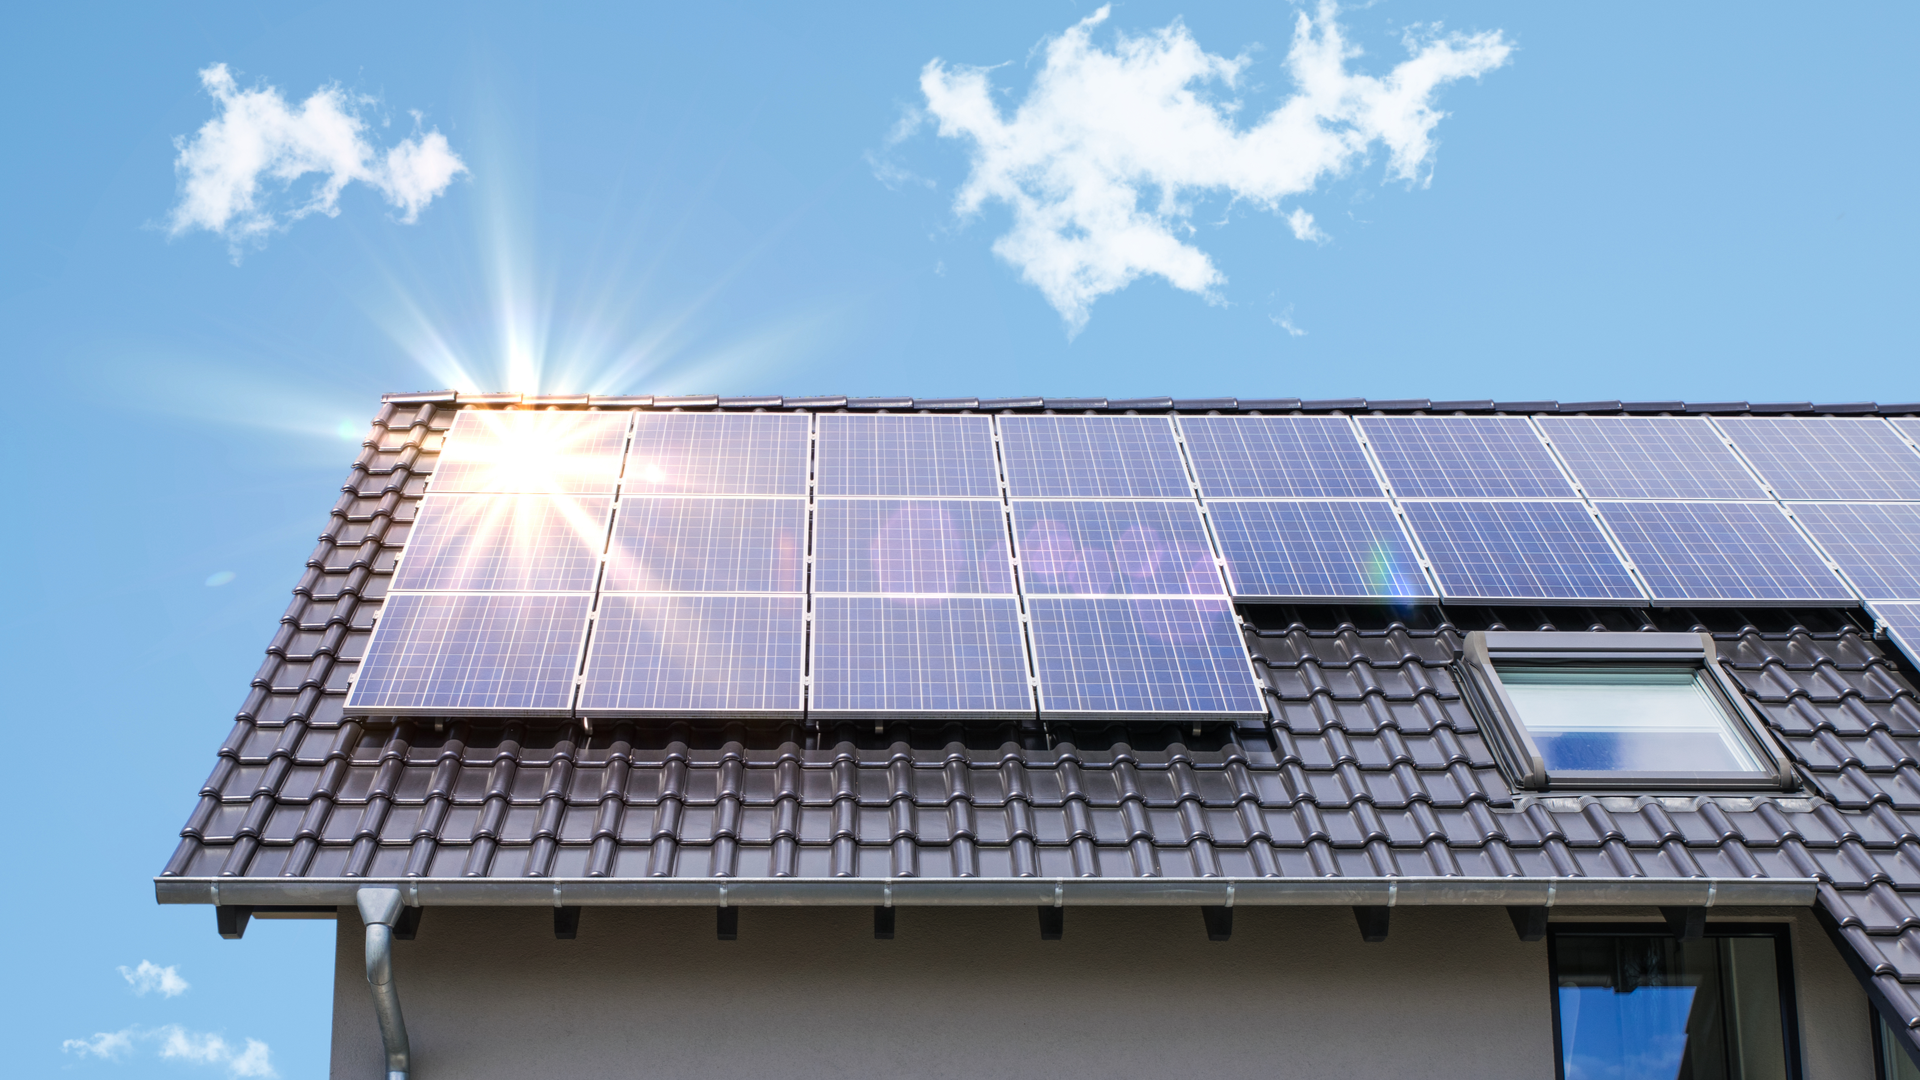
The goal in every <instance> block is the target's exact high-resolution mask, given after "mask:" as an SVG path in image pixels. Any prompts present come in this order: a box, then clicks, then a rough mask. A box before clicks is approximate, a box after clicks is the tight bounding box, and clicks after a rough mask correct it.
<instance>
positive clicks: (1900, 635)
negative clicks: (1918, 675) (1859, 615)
mask: <svg viewBox="0 0 1920 1080" xmlns="http://www.w3.org/2000/svg"><path fill="white" fill-rule="evenodd" d="M1872 608H1873V614H1874V617H1875V618H1877V619H1879V620H1880V621H1881V622H1882V623H1885V624H1886V627H1887V635H1888V636H1889V637H1891V638H1892V639H1893V643H1894V644H1895V645H1898V646H1900V651H1901V652H1903V653H1906V654H1907V659H1908V660H1909V661H1911V662H1913V663H1914V664H1920V604H1886V603H1877V604H1874V605H1872Z"/></svg>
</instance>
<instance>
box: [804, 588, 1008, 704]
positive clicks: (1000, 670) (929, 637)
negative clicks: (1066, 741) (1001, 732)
mask: <svg viewBox="0 0 1920 1080" xmlns="http://www.w3.org/2000/svg"><path fill="white" fill-rule="evenodd" d="M810 706H811V708H812V709H813V710H815V711H818V712H826V713H837V714H841V715H846V716H867V715H874V716H887V715H896V714H899V713H904V712H912V713H923V714H935V715H950V716H976V715H995V714H1007V713H1031V712H1032V711H1033V694H1032V691H1031V689H1030V686H1029V683H1028V681H1027V650H1026V644H1025V642H1024V640H1023V638H1022V635H1021V630H1020V608H1019V603H1018V601H1016V600H1014V599H1013V598H1011V597H1006V598H987V597H979V598H975V597H950V598H945V599H933V598H903V597H871V596H822V597H819V598H817V599H816V600H815V601H814V611H813V690H812V696H811V701H810Z"/></svg>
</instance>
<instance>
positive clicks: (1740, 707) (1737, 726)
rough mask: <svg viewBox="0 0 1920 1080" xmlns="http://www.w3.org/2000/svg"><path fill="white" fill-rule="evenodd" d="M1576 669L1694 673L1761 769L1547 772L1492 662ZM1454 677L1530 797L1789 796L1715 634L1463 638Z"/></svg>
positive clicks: (1487, 634)
mask: <svg viewBox="0 0 1920 1080" xmlns="http://www.w3.org/2000/svg"><path fill="white" fill-rule="evenodd" d="M1515 662H1517V663H1524V664H1539V665H1542V666H1547V665H1553V664H1566V665H1569V666H1578V667H1601V666H1605V665H1608V664H1618V665H1620V666H1622V667H1646V666H1667V665H1671V666H1675V667H1681V666H1685V667H1691V668H1694V669H1696V670H1698V671H1700V672H1701V673H1702V674H1703V675H1704V677H1705V678H1704V683H1705V686H1706V688H1707V690H1708V693H1709V696H1710V697H1711V698H1712V699H1713V701H1714V704H1716V705H1717V706H1719V707H1720V709H1721V712H1722V715H1723V718H1724V719H1725V720H1727V721H1728V722H1729V725H1730V727H1731V728H1732V730H1733V731H1734V733H1735V735H1736V737H1738V738H1739V739H1740V740H1741V741H1742V742H1743V743H1744V744H1745V745H1746V747H1747V749H1748V750H1750V751H1751V752H1752V753H1753V756H1754V758H1755V760H1757V761H1759V762H1760V763H1761V766H1762V767H1761V769H1760V771H1757V772H1752V773H1705V774H1702V773H1692V774H1689V773H1659V772H1612V773H1588V772H1576V773H1562V774H1560V776H1559V777H1556V776H1555V775H1554V774H1553V773H1551V772H1550V771H1549V770H1548V769H1547V765H1546V760H1545V758H1543V757H1542V756H1541V754H1540V748H1539V745H1538V744H1536V743H1535V742H1534V739H1533V736H1532V734H1531V733H1529V732H1528V730H1527V725H1526V722H1525V719H1524V718H1523V717H1522V715H1521V713H1520V710H1519V709H1517V708H1516V707H1515V706H1514V704H1513V699H1512V698H1511V697H1510V696H1509V695H1508V694H1507V689H1506V686H1505V684H1504V683H1502V682H1501V680H1500V673H1499V671H1498V670H1497V669H1496V667H1495V665H1496V663H1515ZM1455 670H1456V671H1457V673H1458V674H1459V675H1460V678H1459V680H1458V681H1459V683H1460V689H1461V693H1462V695H1463V696H1464V697H1465V698H1466V699H1467V704H1468V706H1469V708H1471V709H1472V710H1473V712H1474V713H1475V715H1476V716H1477V717H1478V718H1479V719H1480V720H1481V721H1483V724H1482V726H1483V728H1484V730H1485V731H1486V734H1487V743H1488V746H1489V747H1490V748H1491V749H1492V751H1493V754H1494V758H1495V759H1496V760H1497V761H1498V763H1499V765H1500V767H1501V769H1502V771H1504V772H1505V773H1506V774H1507V778H1508V779H1509V780H1510V781H1512V783H1513V784H1514V786H1515V787H1518V788H1521V789H1523V790H1530V791H1568V790H1572V791H1634V792H1644V791H1650V790H1652V791H1659V790H1670V791H1791V790H1792V789H1793V788H1794V787H1795V778H1794V773H1793V765H1792V760H1791V759H1790V758H1789V757H1788V756H1787V754H1786V752H1785V751H1784V750H1782V749H1781V747H1780V745H1779V743H1777V742H1776V741H1774V739H1773V737H1772V734H1771V733H1770V732H1769V731H1768V730H1767V725H1766V722H1765V721H1764V720H1762V719H1761V718H1760V716H1759V714H1758V713H1756V712H1755V711H1754V709H1753V706H1752V705H1751V704H1750V703H1748V701H1747V698H1746V694H1745V693H1744V692H1742V690H1741V689H1740V687H1739V685H1738V684H1736V683H1735V682H1734V681H1733V679H1732V677H1731V676H1729V675H1728V674H1727V673H1726V672H1725V671H1724V670H1723V669H1722V668H1721V666H1720V660H1719V653H1718V651H1717V650H1716V649H1715V648H1714V641H1713V635H1712V634H1706V633H1700V634H1672V633H1612V632H1585V631H1579V632H1568V631H1552V632H1541V633H1530V632H1520V631H1502V630H1475V631H1473V632H1471V633H1469V634H1468V635H1467V636H1466V641H1465V643H1464V644H1463V646H1462V649H1461V652H1460V654H1459V658H1458V662H1457V663H1456V665H1455Z"/></svg>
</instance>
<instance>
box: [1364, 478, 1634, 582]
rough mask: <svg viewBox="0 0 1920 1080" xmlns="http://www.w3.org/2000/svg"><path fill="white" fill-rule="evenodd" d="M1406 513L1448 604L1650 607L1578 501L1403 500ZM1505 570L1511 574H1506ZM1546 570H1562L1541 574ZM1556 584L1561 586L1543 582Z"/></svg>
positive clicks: (1401, 506) (1402, 508) (1402, 503)
mask: <svg viewBox="0 0 1920 1080" xmlns="http://www.w3.org/2000/svg"><path fill="white" fill-rule="evenodd" d="M1400 508H1401V510H1402V512H1404V513H1405V514H1406V518H1407V524H1408V526H1409V527H1410V528H1411V530H1412V532H1413V535H1414V538H1415V539H1416V540H1418V541H1419V543H1420V546H1421V548H1422V549H1423V550H1424V551H1425V552H1426V555H1427V561H1428V564H1429V565H1430V566H1432V568H1433V572H1434V577H1435V578H1436V579H1437V580H1438V582H1439V585H1440V594H1441V596H1442V597H1443V598H1445V599H1447V600H1455V601H1471V602H1473V603H1481V604H1514V603H1546V602H1575V603H1582V604H1591V605H1595V606H1609V605H1629V606H1638V605H1641V604H1644V603H1646V596H1645V594H1644V593H1642V592H1641V590H1640V586H1639V585H1638V584H1637V583H1636V582H1635V580H1634V578H1633V575H1632V574H1631V572H1629V571H1628V569H1627V566H1626V563H1625V562H1623V561H1622V560H1621V558H1620V555H1619V553H1617V552H1616V551H1615V550H1614V549H1613V546H1612V544H1610V543H1609V542H1608V540H1607V537H1606V534H1605V533H1604V532H1602V531H1601V529H1600V526H1599V524H1598V523H1597V522H1595V521H1594V520H1593V518H1592V516H1591V515H1590V513H1589V512H1588V510H1587V507H1586V504H1584V503H1582V502H1579V501H1578V500H1572V499H1556V500H1519V499H1510V500H1499V499H1481V500H1474V499H1464V500H1459V499H1402V500H1401V501H1400ZM1495 560H1498V562H1497V563H1496V561H1495ZM1501 566H1504V567H1506V568H1507V569H1508V570H1509V571H1510V572H1509V573H1507V574H1504V575H1503V574H1502V573H1501V570H1500V567H1501ZM1547 567H1552V568H1555V569H1556V570H1559V571H1561V572H1559V573H1556V574H1552V575H1548V574H1543V573H1541V572H1540V571H1541V570H1542V569H1544V568H1547ZM1555 579H1557V581H1558V584H1555V585H1553V586H1552V587H1549V586H1548V585H1547V584H1545V583H1546V582H1548V581H1550V580H1555ZM1502 582H1512V584H1502ZM1490 584H1491V585H1492V586H1493V587H1488V586H1489V585H1490Z"/></svg>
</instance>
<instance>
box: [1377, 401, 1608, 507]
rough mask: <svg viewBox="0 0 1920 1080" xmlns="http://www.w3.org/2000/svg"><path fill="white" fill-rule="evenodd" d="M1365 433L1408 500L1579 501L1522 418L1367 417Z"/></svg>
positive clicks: (1400, 493)
mask: <svg viewBox="0 0 1920 1080" xmlns="http://www.w3.org/2000/svg"><path fill="white" fill-rule="evenodd" d="M1360 428H1361V430H1362V431H1364V432H1365V433H1366V436H1367V441H1368V442H1369V443H1370V444H1372V446H1373V454H1374V457H1375V458H1377V459H1379V462H1380V467H1381V469H1382V470H1384V471H1385V472H1386V474H1387V480H1388V481H1389V482H1390V483H1392V484H1393V491H1394V494H1396V495H1398V496H1399V497H1400V498H1403V499H1554V498H1571V497H1573V495H1574V490H1573V485H1571V484H1569V483H1567V480H1566V477H1565V476H1563V475H1562V474H1561V472H1560V467H1559V466H1558V465H1556V464H1555V463H1554V460H1553V455H1552V454H1549V453H1548V452H1547V448H1546V447H1545V446H1544V445H1542V444H1541V442H1540V439H1539V437H1538V436H1536V435H1535V434H1534V433H1533V428H1532V427H1531V426H1530V425H1529V424H1528V423H1527V421H1526V419H1525V418H1524V417H1519V416H1363V417H1361V418H1360Z"/></svg>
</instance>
